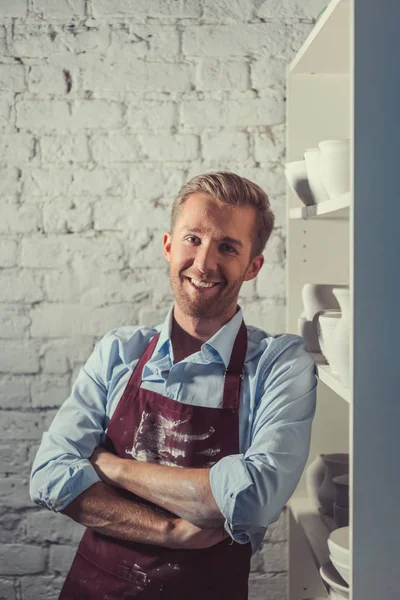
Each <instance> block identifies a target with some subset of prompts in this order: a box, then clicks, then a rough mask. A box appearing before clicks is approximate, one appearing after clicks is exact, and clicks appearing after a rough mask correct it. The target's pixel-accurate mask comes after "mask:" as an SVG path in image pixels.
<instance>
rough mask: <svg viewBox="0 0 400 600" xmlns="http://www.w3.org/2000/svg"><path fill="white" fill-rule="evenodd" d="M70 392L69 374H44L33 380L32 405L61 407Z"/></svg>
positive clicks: (36, 406)
mask: <svg viewBox="0 0 400 600" xmlns="http://www.w3.org/2000/svg"><path fill="white" fill-rule="evenodd" d="M70 392H71V386H70V382H69V377H68V376H64V377H63V376H61V375H57V376H51V375H43V376H41V377H38V378H37V379H34V380H33V382H32V386H31V395H32V406H33V407H34V408H59V407H60V406H61V404H62V403H63V402H64V400H65V399H66V398H68V396H69V395H70Z"/></svg>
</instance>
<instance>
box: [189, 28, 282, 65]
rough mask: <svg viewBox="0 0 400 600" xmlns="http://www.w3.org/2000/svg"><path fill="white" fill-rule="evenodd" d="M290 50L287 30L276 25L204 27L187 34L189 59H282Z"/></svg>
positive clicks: (193, 29) (190, 30)
mask: <svg viewBox="0 0 400 600" xmlns="http://www.w3.org/2000/svg"><path fill="white" fill-rule="evenodd" d="M285 47H286V29H285V27H284V26H283V25H278V24H276V23H261V24H259V23H256V24H243V23H241V24H230V25H229V26H225V25H215V26H212V25H201V26H194V27H186V28H185V29H184V31H183V54H184V55H186V56H229V57H233V56H248V55H249V54H255V55H267V56H269V55H271V54H274V55H279V54H281V53H282V52H284V50H285Z"/></svg>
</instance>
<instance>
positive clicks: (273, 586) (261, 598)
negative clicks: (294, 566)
mask: <svg viewBox="0 0 400 600" xmlns="http://www.w3.org/2000/svg"><path fill="white" fill-rule="evenodd" d="M287 592H288V575H287V573H277V574H276V575H271V574H268V575H260V574H253V575H251V576H250V579H249V600H265V599H266V598H268V600H283V598H287V597H288V595H287Z"/></svg>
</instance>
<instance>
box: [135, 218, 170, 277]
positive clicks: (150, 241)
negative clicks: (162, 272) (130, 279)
mask: <svg viewBox="0 0 400 600" xmlns="http://www.w3.org/2000/svg"><path fill="white" fill-rule="evenodd" d="M165 229H166V228H165V227H163V228H162V229H158V230H157V229H155V228H153V227H151V228H150V227H148V228H143V229H141V230H140V231H137V232H135V233H134V234H133V235H131V237H130V247H131V255H130V256H131V258H130V260H129V263H128V265H129V266H130V267H131V268H132V269H134V268H135V266H136V265H138V264H139V265H140V266H141V267H142V268H150V267H160V268H161V267H162V266H163V265H164V264H165V258H164V254H163V247H162V237H163V234H164V233H165Z"/></svg>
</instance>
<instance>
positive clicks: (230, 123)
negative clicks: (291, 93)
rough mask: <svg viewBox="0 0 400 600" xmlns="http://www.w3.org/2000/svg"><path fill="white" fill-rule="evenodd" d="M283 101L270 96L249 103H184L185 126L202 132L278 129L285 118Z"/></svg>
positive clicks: (233, 101)
mask: <svg viewBox="0 0 400 600" xmlns="http://www.w3.org/2000/svg"><path fill="white" fill-rule="evenodd" d="M284 113H285V108H284V105H283V103H282V101H281V99H280V98H279V97H278V96H277V95H275V94H274V93H272V92H271V94H270V96H269V97H268V98H263V99H254V100H247V101H245V102H239V101H237V100H226V101H224V102H218V101H217V100H189V101H186V102H182V124H183V125H184V126H190V127H198V128H201V129H203V127H204V123H207V126H208V127H221V126H224V127H234V128H236V127H247V126H251V125H264V126H265V125H275V124H277V123H281V122H282V121H283V120H284V117H285V114H284Z"/></svg>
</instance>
